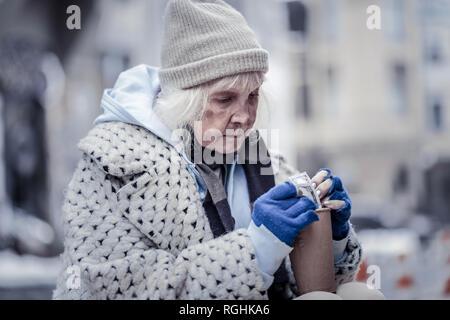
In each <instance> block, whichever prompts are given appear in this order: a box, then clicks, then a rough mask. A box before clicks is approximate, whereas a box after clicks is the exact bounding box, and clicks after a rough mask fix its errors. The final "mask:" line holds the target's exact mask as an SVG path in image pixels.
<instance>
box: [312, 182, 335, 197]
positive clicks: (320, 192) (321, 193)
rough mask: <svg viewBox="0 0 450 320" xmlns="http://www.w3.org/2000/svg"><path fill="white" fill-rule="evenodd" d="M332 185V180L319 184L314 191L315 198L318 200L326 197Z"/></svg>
mask: <svg viewBox="0 0 450 320" xmlns="http://www.w3.org/2000/svg"><path fill="white" fill-rule="evenodd" d="M332 184H333V180H332V179H327V180H325V181H324V182H322V183H321V184H319V186H318V187H317V189H316V191H315V192H316V194H317V196H318V197H319V198H320V199H322V198H324V197H325V196H326V195H327V193H328V191H329V190H330V188H331V185H332Z"/></svg>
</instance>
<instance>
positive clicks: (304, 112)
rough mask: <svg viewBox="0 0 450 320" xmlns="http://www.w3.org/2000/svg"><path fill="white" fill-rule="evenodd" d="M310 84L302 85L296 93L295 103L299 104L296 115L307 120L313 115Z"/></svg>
mask: <svg viewBox="0 0 450 320" xmlns="http://www.w3.org/2000/svg"><path fill="white" fill-rule="evenodd" d="M309 90H310V88H309V86H308V85H307V84H303V85H300V87H299V89H298V90H297V94H296V97H295V99H296V101H295V105H296V106H297V108H296V109H295V110H296V115H297V117H299V118H303V119H305V120H309V119H310V118H311V116H312V114H311V106H310V101H309V99H310V97H309Z"/></svg>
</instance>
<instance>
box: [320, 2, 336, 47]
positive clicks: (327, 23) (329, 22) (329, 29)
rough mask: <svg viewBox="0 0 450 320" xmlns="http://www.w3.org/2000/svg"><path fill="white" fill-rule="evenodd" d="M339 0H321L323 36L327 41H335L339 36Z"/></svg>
mask: <svg viewBox="0 0 450 320" xmlns="http://www.w3.org/2000/svg"><path fill="white" fill-rule="evenodd" d="M340 5H341V4H340V0H323V19H322V21H323V23H324V36H325V40H326V41H327V42H336V41H337V40H338V38H339V17H338V10H339V6H340Z"/></svg>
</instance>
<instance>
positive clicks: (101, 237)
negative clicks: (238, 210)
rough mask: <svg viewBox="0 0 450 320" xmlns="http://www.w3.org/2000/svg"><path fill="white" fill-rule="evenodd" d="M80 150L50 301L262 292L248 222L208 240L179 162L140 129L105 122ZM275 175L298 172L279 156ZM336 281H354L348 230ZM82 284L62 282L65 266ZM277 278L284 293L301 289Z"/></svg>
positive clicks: (354, 250) (356, 248)
mask: <svg viewBox="0 0 450 320" xmlns="http://www.w3.org/2000/svg"><path fill="white" fill-rule="evenodd" d="M78 146H79V148H80V150H81V151H82V152H83V153H82V157H81V159H80V161H79V163H78V166H77V168H76V170H75V172H74V174H73V177H72V179H71V181H70V183H69V185H68V187H67V189H66V190H65V201H64V205H63V212H64V223H65V226H64V235H65V241H64V252H63V254H62V259H63V269H62V270H61V273H60V275H59V277H58V282H57V288H56V290H55V291H54V298H55V299H267V292H266V291H265V290H264V289H263V285H264V283H263V278H262V275H261V273H260V271H259V269H258V264H257V260H256V257H255V253H254V248H253V245H252V243H251V241H250V238H249V236H248V234H247V230H246V229H238V230H235V231H232V232H230V233H227V234H225V235H223V236H221V237H219V238H215V239H214V238H213V234H212V232H211V229H210V227H209V223H208V220H207V217H206V215H205V213H204V209H203V207H202V203H201V200H200V195H199V193H198V191H197V187H196V184H195V181H194V179H193V178H192V176H191V175H190V174H189V172H188V170H187V169H186V165H185V162H184V161H183V160H182V158H181V157H180V156H179V154H178V153H177V152H176V151H175V150H174V149H173V148H172V147H171V146H169V145H168V144H167V143H166V142H164V141H163V140H161V139H160V138H158V137H156V136H155V135H153V134H152V133H151V132H149V131H147V130H146V129H143V128H141V127H138V126H135V125H131V124H125V123H122V122H108V123H102V124H99V125H97V126H96V127H94V128H93V129H92V130H91V131H90V132H89V133H88V135H87V136H86V137H85V138H83V139H82V140H81V141H80V143H79V145H78ZM272 157H273V162H276V163H279V171H278V173H276V175H275V179H276V182H277V183H281V182H283V181H286V179H287V177H289V176H290V175H292V174H294V173H295V172H296V171H295V170H294V169H292V168H291V167H289V166H288V165H287V164H286V162H285V160H284V159H283V157H281V156H279V155H273V156H272ZM346 252H347V258H346V259H345V261H343V262H341V263H339V264H338V265H336V267H335V268H336V270H335V274H336V281H337V283H338V284H341V283H344V282H348V281H351V280H353V278H354V276H355V273H356V271H357V268H358V265H359V263H360V260H361V247H360V245H359V243H358V241H357V239H356V237H355V235H354V233H353V230H351V236H350V238H349V242H348V245H347V248H346ZM73 266H76V268H78V269H79V270H80V280H81V281H80V283H79V286H67V283H68V282H69V281H68V280H69V279H68V278H69V276H70V275H71V274H70V272H68V270H69V269H70V267H72V269H73ZM286 268H287V269H288V270H289V279H290V281H289V283H285V284H280V285H279V286H280V288H279V290H280V291H282V292H283V293H284V296H285V297H286V298H294V297H296V296H297V287H296V284H295V280H294V277H293V274H292V271H291V268H290V262H289V258H287V259H286Z"/></svg>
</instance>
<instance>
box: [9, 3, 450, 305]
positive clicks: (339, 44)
mask: <svg viewBox="0 0 450 320" xmlns="http://www.w3.org/2000/svg"><path fill="white" fill-rule="evenodd" d="M227 2H228V3H230V4H231V5H233V6H234V7H235V8H236V9H238V10H239V11H240V12H242V14H243V15H244V16H245V17H246V19H247V20H248V22H249V24H250V26H251V27H252V28H253V29H254V30H255V32H256V34H257V37H258V39H259V41H260V42H261V44H262V46H263V47H264V48H266V49H267V50H268V51H269V52H270V71H269V74H268V77H267V83H266V84H265V87H266V91H267V92H268V93H269V96H270V98H271V102H272V104H271V108H270V122H269V123H268V124H267V125H268V126H269V127H271V128H275V129H277V130H279V132H280V138H281V139H280V141H282V143H280V144H279V145H278V146H275V147H278V148H279V149H280V150H281V151H282V153H283V154H285V155H286V157H287V158H288V160H289V161H290V162H291V163H292V164H294V165H295V166H296V167H297V168H299V169H301V170H306V171H308V172H309V173H310V175H313V174H314V173H315V172H316V171H317V170H318V169H319V168H321V167H329V168H331V169H332V170H333V171H334V172H336V174H338V175H339V176H340V177H341V178H342V180H343V181H344V183H345V186H346V187H347V189H348V190H349V192H350V194H351V197H352V201H353V217H354V218H353V220H352V222H353V224H354V225H355V228H356V229H357V231H358V232H359V234H360V237H361V240H362V242H363V245H364V247H365V248H366V250H365V262H364V265H363V267H362V268H361V271H360V274H359V275H358V279H359V280H360V281H366V280H367V279H368V276H369V273H370V266H371V265H376V266H379V267H380V270H381V274H380V275H381V290H382V291H383V292H384V293H385V294H386V296H387V297H388V298H393V299H395V298H415V299H421V298H449V297H450V280H449V279H450V245H449V243H450V235H449V231H448V230H449V229H448V228H449V227H448V225H449V223H450V144H449V141H450V112H449V108H450V90H449V89H450V0H302V1H297V0H292V1H288V0H258V1H255V0H228V1H227ZM73 4H76V5H78V6H79V7H80V9H81V30H69V29H68V28H67V27H66V20H67V18H68V17H69V15H70V14H68V13H67V12H66V10H67V8H68V7H69V6H70V5H73ZM370 5H376V6H378V7H379V8H380V17H381V25H380V26H381V29H380V30H377V29H375V30H369V29H368V28H367V26H366V22H367V19H368V18H369V16H370V14H369V13H367V8H368V7H369V6H370ZM165 6H166V1H165V0H96V1H89V0H84V1H83V0H79V1H66V0H42V1H39V4H38V3H37V2H36V1H31V0H0V112H1V117H0V120H1V121H0V147H1V150H2V157H1V158H0V250H1V251H0V298H50V296H51V290H52V288H53V287H54V277H55V276H56V272H57V270H58V259H57V255H58V254H59V253H60V252H61V250H62V241H63V229H62V225H61V218H62V217H61V214H62V212H61V206H62V201H63V199H64V189H65V188H66V186H67V184H68V182H69V181H70V179H71V176H72V173H73V171H74V168H75V166H76V163H77V161H78V160H79V158H80V152H79V151H78V150H77V148H76V144H77V142H78V141H79V139H81V138H82V137H83V136H84V135H85V134H86V133H87V132H88V130H89V129H90V128H91V127H92V122H93V120H94V119H95V117H96V116H97V115H98V114H99V113H100V111H101V110H100V107H99V103H100V98H101V95H102V93H103V90H104V89H105V88H108V87H111V86H112V85H113V84H114V82H115V80H116V78H117V76H118V75H119V73H120V72H122V71H123V70H126V69H127V68H130V67H132V66H135V65H138V64H141V63H145V64H150V65H155V66H159V64H160V47H161V41H162V33H163V15H164V8H165Z"/></svg>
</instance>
